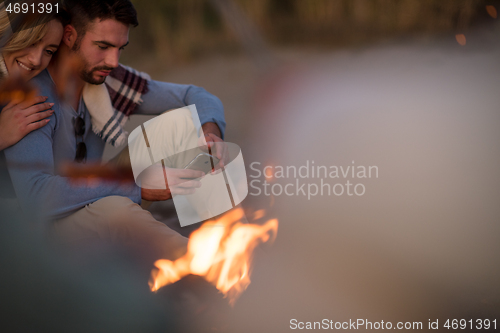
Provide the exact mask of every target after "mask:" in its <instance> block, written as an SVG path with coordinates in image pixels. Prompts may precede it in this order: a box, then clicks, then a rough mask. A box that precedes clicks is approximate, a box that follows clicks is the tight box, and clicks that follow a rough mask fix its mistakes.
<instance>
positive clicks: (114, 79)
mask: <svg viewBox="0 0 500 333" xmlns="http://www.w3.org/2000/svg"><path fill="white" fill-rule="evenodd" d="M149 80H150V77H149V76H148V75H147V74H146V73H140V72H138V71H136V70H135V69H133V68H130V67H127V66H123V65H120V66H118V68H116V69H114V70H113V71H112V72H111V74H110V75H109V76H108V77H107V78H106V82H105V84H104V85H99V86H96V85H90V84H87V85H86V86H85V88H84V90H83V99H84V101H85V105H86V106H87V109H88V110H89V113H90V116H91V119H92V130H93V132H94V133H95V134H97V135H98V136H99V137H100V138H102V139H103V140H104V141H105V142H106V143H109V144H111V145H113V146H115V147H117V146H120V145H122V144H124V143H125V142H126V141H127V137H128V133H127V132H126V131H125V130H124V129H123V126H124V125H125V123H126V122H127V120H128V119H129V116H130V115H131V114H132V113H133V112H134V110H135V109H136V108H137V106H138V105H140V104H141V102H142V95H143V94H146V93H147V92H148V81H149ZM104 87H105V88H106V89H105V88H104ZM106 90H107V91H106Z"/></svg>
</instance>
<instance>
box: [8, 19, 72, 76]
mask: <svg viewBox="0 0 500 333" xmlns="http://www.w3.org/2000/svg"><path fill="white" fill-rule="evenodd" d="M62 35H63V26H62V24H61V23H60V22H59V21H57V20H52V21H50V22H49V23H48V30H47V33H46V34H45V36H44V37H43V38H42V39H41V40H40V41H39V42H37V43H35V44H33V45H31V46H29V47H27V48H25V49H23V50H20V51H15V52H11V53H5V54H4V55H3V57H4V60H5V65H6V66H7V70H8V72H9V75H15V76H20V77H22V78H23V79H25V80H26V81H28V80H29V79H32V78H34V77H35V76H37V75H38V74H40V72H41V71H43V70H44V69H45V68H47V66H48V65H49V62H50V59H52V56H53V55H54V53H55V52H56V51H57V49H58V47H59V44H60V43H61V39H62Z"/></svg>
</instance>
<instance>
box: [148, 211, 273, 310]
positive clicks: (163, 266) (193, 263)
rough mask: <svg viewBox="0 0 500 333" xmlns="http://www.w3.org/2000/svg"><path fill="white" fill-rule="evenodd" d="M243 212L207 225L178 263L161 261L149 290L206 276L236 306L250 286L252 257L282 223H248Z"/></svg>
mask: <svg viewBox="0 0 500 333" xmlns="http://www.w3.org/2000/svg"><path fill="white" fill-rule="evenodd" d="M242 218H243V209H241V208H237V209H234V210H233V211H231V212H229V213H227V214H225V215H223V216H222V217H221V218H220V219H218V220H216V221H209V222H206V223H204V224H203V225H202V226H201V228H200V229H198V230H196V231H195V232H193V234H192V235H191V237H190V238H189V243H188V250H187V253H186V254H185V255H184V256H183V257H181V258H179V259H177V260H175V261H170V260H158V261H156V263H155V266H156V267H157V268H155V269H154V270H153V271H152V272H151V280H150V282H149V287H150V288H151V290H152V291H157V290H158V289H160V288H161V287H163V286H165V285H168V284H171V283H174V282H176V281H178V280H180V279H181V278H183V277H184V276H186V275H189V274H194V275H199V276H203V277H204V278H205V279H206V280H207V281H208V282H210V283H212V284H214V285H215V286H216V288H217V289H218V290H219V291H221V292H222V293H223V294H224V295H225V296H227V297H229V303H230V304H231V305H234V302H235V301H236V299H237V298H238V296H239V295H240V294H241V293H242V292H243V291H244V290H245V289H246V288H247V287H248V285H249V284H250V267H251V262H252V254H253V251H254V249H255V247H256V246H257V245H258V244H259V243H260V242H267V241H268V240H270V239H271V238H272V239H271V241H272V240H274V239H275V238H276V234H277V232H278V220H276V219H273V220H269V221H267V222H266V223H265V224H263V225H256V224H244V223H242V222H241V219H242Z"/></svg>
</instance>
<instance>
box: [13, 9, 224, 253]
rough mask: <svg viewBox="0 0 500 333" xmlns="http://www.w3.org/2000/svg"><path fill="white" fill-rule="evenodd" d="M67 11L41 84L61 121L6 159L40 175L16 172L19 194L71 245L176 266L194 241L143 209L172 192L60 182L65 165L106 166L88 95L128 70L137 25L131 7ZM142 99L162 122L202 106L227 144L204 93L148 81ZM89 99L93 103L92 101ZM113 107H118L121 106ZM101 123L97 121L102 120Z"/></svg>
mask: <svg viewBox="0 0 500 333" xmlns="http://www.w3.org/2000/svg"><path fill="white" fill-rule="evenodd" d="M65 5H66V8H67V9H68V11H69V12H70V14H71V16H72V22H71V24H69V25H67V26H65V28H64V35H63V41H62V43H61V46H60V48H59V51H58V54H57V56H56V57H55V59H54V60H53V62H52V63H51V65H50V66H49V68H48V70H46V71H44V72H42V73H41V74H40V75H39V76H38V77H36V78H35V79H34V82H35V83H36V84H37V85H38V87H39V89H40V93H41V94H42V95H44V96H49V98H48V101H50V102H53V103H55V105H54V107H53V109H54V115H53V116H52V117H51V121H50V122H49V124H48V125H47V126H45V127H44V128H42V129H41V130H38V131H34V132H32V133H31V134H30V135H28V136H26V137H25V138H24V139H23V140H21V141H20V142H19V143H18V144H17V145H15V146H13V147H11V148H9V149H8V150H6V151H5V155H6V158H7V161H8V163H10V164H11V165H13V166H18V165H25V166H33V167H36V168H15V167H13V168H10V169H9V172H10V175H11V178H12V181H13V184H14V187H15V190H16V194H17V196H18V198H19V200H20V203H21V205H22V206H23V207H24V208H25V209H31V210H35V211H36V213H37V214H40V212H43V214H44V215H45V216H46V217H48V218H49V219H51V220H54V222H53V224H52V226H53V229H54V231H55V232H56V233H57V234H59V235H61V237H63V238H65V239H66V240H70V241H81V240H85V239H92V238H100V239H105V240H109V241H113V242H118V243H121V244H125V245H129V246H133V247H137V248H140V249H142V250H145V251H146V252H148V253H149V254H151V255H153V257H155V258H160V257H161V258H176V257H178V256H180V255H182V254H183V252H184V251H185V246H186V244H187V240H186V239H185V238H183V237H181V236H180V235H178V234H177V233H175V232H174V231H172V230H171V229H169V228H168V227H166V226H165V225H164V224H163V223H161V222H158V221H156V220H155V219H154V218H153V217H152V216H151V214H150V213H149V212H147V211H145V210H143V209H142V208H141V207H140V206H139V205H138V204H139V203H140V201H141V199H145V200H150V201H159V200H167V199H170V198H171V191H170V190H169V189H168V188H167V190H152V189H141V188H139V187H137V186H135V185H129V186H125V185H123V184H117V183H104V184H100V185H98V186H95V187H85V186H75V185H74V184H72V183H71V182H70V181H69V179H67V178H65V177H61V176H60V175H59V174H60V171H61V169H60V168H61V165H62V164H63V163H64V162H72V161H73V160H77V161H78V160H80V161H81V160H86V161H88V162H92V161H94V162H96V161H100V159H101V157H102V153H103V150H104V145H105V142H104V140H105V139H106V138H105V137H102V138H101V137H99V135H98V134H100V132H99V131H96V132H97V133H98V134H96V133H94V132H93V131H92V129H91V127H94V125H95V123H94V121H93V120H94V115H92V117H91V115H90V114H89V107H91V105H87V102H86V100H85V98H84V97H85V96H84V95H85V91H86V90H90V91H93V90H94V89H99V87H104V85H103V83H104V82H105V81H106V78H107V77H108V76H110V75H113V73H114V70H115V69H116V70H120V69H121V70H123V67H119V66H120V65H119V63H118V60H119V57H120V54H121V52H122V50H123V49H124V48H125V47H126V46H127V44H128V33H129V29H130V26H136V25H137V24H138V22H137V14H136V11H135V9H134V7H133V5H132V4H131V2H130V1H129V0H105V1H102V0H84V1H82V0H68V1H66V2H65ZM67 59H73V60H72V61H73V62H74V64H73V65H76V68H78V76H79V77H78V78H77V79H76V81H75V82H74V83H73V84H71V85H67V82H66V81H64V80H63V79H61V78H62V77H64V76H63V75H61V72H63V71H64V70H65V65H64V64H65V62H66V60H67ZM112 71H113V72H112ZM125 71H127V70H125ZM128 74H130V72H126V73H125V74H124V75H122V76H121V75H115V78H114V80H115V81H116V79H117V78H118V79H119V78H123V81H124V83H125V81H127V80H126V79H125V77H126V76H127V75H128ZM136 79H137V80H139V79H140V78H138V77H137V78H136ZM137 80H134V82H136V81H137ZM90 85H93V86H90ZM122 88H123V87H122ZM125 88H130V85H129V86H125ZM117 89H118V90H120V91H117V94H120V93H121V94H124V92H122V91H121V90H122V89H121V88H117ZM58 90H59V91H61V90H64V91H65V95H66V96H69V100H68V102H65V101H61V100H60V99H59V98H58V95H57V91H58ZM100 91H101V92H102V90H100ZM98 92H99V91H97V92H96V94H97V93H98ZM142 93H143V94H142V96H141V95H139V97H140V98H137V97H136V98H132V100H133V101H139V100H140V99H142V103H140V104H139V103H136V104H137V105H135V110H133V111H134V112H135V113H137V114H160V113H162V112H164V111H166V110H169V109H174V108H179V107H183V106H186V105H190V104H195V105H196V107H197V109H198V112H199V116H200V121H201V124H202V128H203V132H204V134H205V137H206V140H207V141H219V142H220V141H222V139H221V138H222V136H223V131H224V127H225V122H224V114H223V107H222V103H221V102H220V100H219V99H218V98H217V97H215V96H213V95H211V94H209V93H208V92H206V91H205V90H204V89H202V88H198V87H195V86H188V85H176V84H170V83H164V82H156V81H149V82H148V84H147V89H142ZM87 94H88V93H87ZM90 95H91V96H90V97H89V99H90V100H92V93H90ZM118 97H120V96H118ZM121 97H123V96H121ZM113 101H115V102H116V98H113ZM129 102H130V101H129ZM113 107H114V108H115V109H116V108H118V107H119V105H116V103H115V104H113ZM94 109H95V106H94ZM98 110H99V108H97V111H98ZM115 111H116V110H115ZM129 111H130V110H129ZM94 112H96V111H94ZM98 116H99V115H98V114H97V113H96V114H95V117H98ZM91 123H92V126H91ZM94 131H95V128H94ZM183 172H184V174H182V175H180V177H185V178H196V177H199V176H200V175H201V174H200V172H197V171H194V170H184V171H183ZM183 186H184V187H185V191H187V192H188V193H189V192H190V191H191V192H192V191H194V189H195V188H196V187H198V186H199V182H197V181H189V182H184V183H183Z"/></svg>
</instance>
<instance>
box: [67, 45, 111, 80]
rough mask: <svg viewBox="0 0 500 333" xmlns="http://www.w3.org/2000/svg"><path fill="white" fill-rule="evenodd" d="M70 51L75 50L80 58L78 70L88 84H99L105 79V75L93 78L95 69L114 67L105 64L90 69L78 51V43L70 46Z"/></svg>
mask: <svg viewBox="0 0 500 333" xmlns="http://www.w3.org/2000/svg"><path fill="white" fill-rule="evenodd" d="M72 51H74V52H76V54H77V56H78V58H80V62H81V64H82V66H81V69H80V70H79V74H80V78H81V79H82V80H83V81H85V82H87V83H90V84H95V85H100V84H103V83H104V81H106V77H105V76H104V77H102V78H100V79H95V78H94V75H93V73H94V72H97V71H101V70H102V71H111V70H113V69H114V68H112V67H107V66H97V67H94V68H91V69H88V68H90V65H89V63H88V62H87V61H86V60H85V58H84V56H83V55H82V54H81V52H80V43H75V45H74V46H73V48H72Z"/></svg>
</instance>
